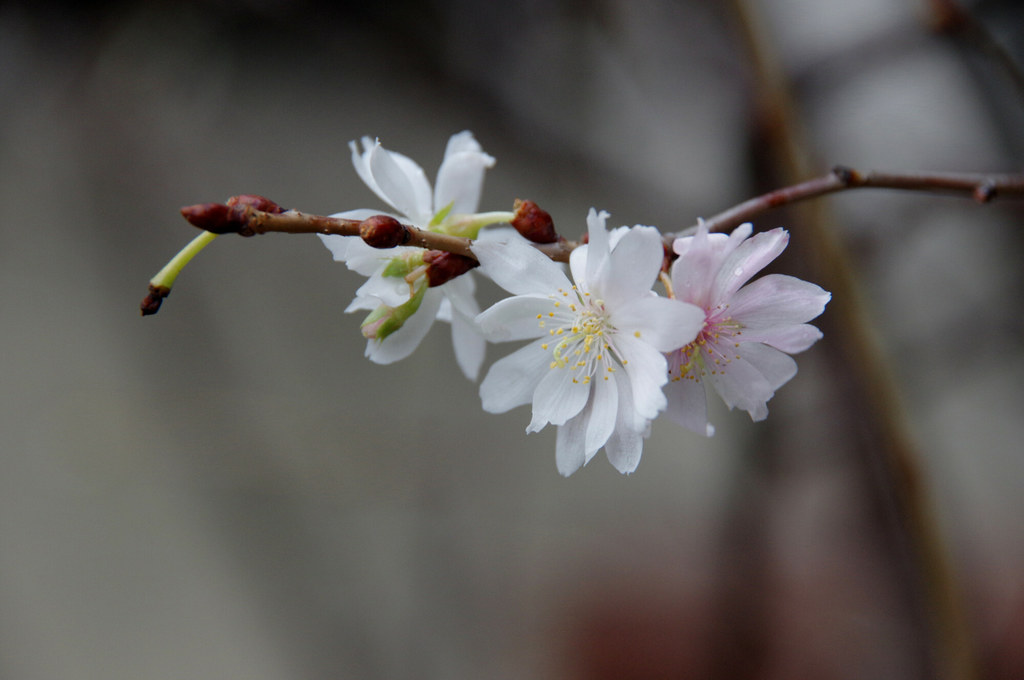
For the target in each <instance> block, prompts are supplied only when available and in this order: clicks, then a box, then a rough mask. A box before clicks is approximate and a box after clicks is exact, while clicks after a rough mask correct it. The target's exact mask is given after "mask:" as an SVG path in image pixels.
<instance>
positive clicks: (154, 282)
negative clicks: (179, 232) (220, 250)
mask: <svg viewBox="0 0 1024 680" xmlns="http://www.w3.org/2000/svg"><path fill="white" fill-rule="evenodd" d="M215 238H217V234H214V233H212V232H209V231H204V232H203V233H201V234H200V235H199V236H196V237H195V238H194V239H192V241H190V242H189V244H188V245H187V246H185V247H184V248H182V249H181V250H180V251H178V254H177V255H175V256H174V257H172V258H171V260H170V262H168V263H167V264H165V265H164V268H163V269H161V270H160V271H159V272H157V274H156V276H154V277H153V278H151V279H150V280H149V285H150V286H154V287H156V288H165V289H167V290H168V291H169V290H170V289H171V286H173V285H174V280H175V279H177V278H178V274H180V273H181V270H182V269H184V268H185V265H187V264H188V263H189V262H190V261H191V260H192V258H193V257H195V256H196V255H198V254H199V251H200V250H202V249H203V248H205V247H206V246H208V245H209V244H210V242H211V241H213V239H215Z"/></svg>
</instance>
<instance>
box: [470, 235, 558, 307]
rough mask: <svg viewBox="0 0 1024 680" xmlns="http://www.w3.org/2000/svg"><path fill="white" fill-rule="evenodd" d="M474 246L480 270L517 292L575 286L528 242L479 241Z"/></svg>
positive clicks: (532, 291)
mask: <svg viewBox="0 0 1024 680" xmlns="http://www.w3.org/2000/svg"><path fill="white" fill-rule="evenodd" d="M471 249H472V251H473V254H474V255H476V257H477V259H478V260H480V270H481V271H482V272H483V273H484V274H486V275H487V276H488V277H489V278H491V279H492V280H493V281H494V282H495V283H497V284H498V285H499V286H501V287H502V288H504V289H505V290H507V291H508V292H510V293H512V294H513V295H528V294H531V293H533V294H538V293H539V294H542V295H548V294H551V293H554V292H556V291H558V290H566V291H568V290H571V289H572V284H571V283H569V279H568V278H566V276H565V274H564V273H562V269H561V267H559V266H558V265H557V264H556V263H554V262H552V261H551V260H550V259H549V258H548V257H547V255H544V254H543V253H542V252H540V251H539V250H537V249H536V248H534V247H533V246H531V245H527V243H526V242H525V241H522V240H512V241H476V242H474V244H473V246H472V248H471Z"/></svg>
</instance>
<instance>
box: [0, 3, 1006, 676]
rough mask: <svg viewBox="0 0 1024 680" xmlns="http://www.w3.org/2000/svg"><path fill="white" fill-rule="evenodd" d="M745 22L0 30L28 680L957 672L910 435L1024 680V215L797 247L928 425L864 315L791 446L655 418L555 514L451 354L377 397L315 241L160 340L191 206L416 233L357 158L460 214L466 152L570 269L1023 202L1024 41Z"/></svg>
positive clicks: (336, 16)
mask: <svg viewBox="0 0 1024 680" xmlns="http://www.w3.org/2000/svg"><path fill="white" fill-rule="evenodd" d="M749 5H750V6H749V7H746V9H744V6H743V5H741V4H740V3H734V2H722V3H705V2H699V1H697V0H689V1H684V0H677V1H672V2H670V1H668V0H643V1H641V2H629V1H627V0H598V1H595V2H580V1H579V0H532V1H525V2H519V3H482V2H475V1H473V0H427V1H422V2H416V1H414V0H399V1H396V2H378V3H361V2H360V3H356V2H342V3H326V2H315V1H313V0H309V1H306V2H284V1H275V0H249V1H248V2H247V1H244V0H238V1H232V0H223V1H219V2H218V1H213V0H211V1H209V2H194V3H175V2H160V1H157V0H154V1H151V2H142V3H130V2H91V3H90V2H86V3H73V4H72V3H61V2H48V1H46V0H43V1H42V2H33V3H28V2H7V3H3V4H0V205H2V206H3V213H2V214H3V217H2V225H3V228H2V230H0V319H2V324H3V334H2V336H0V381H2V383H0V385H2V388H0V398H2V400H3V401H2V404H0V466H2V467H0V677H2V678H11V679H17V680H34V679H50V678H79V679H93V678H94V679H96V680H100V679H102V680H117V679H121V678H125V679H127V678H233V677H239V678H247V679H251V680H261V679H264V678H266V679H271V678H274V679H277V678H328V677H330V678H510V679H512V678H531V679H533V678H538V679H541V678H568V679H575V678H588V679H590V678H624V679H625V678H670V677H671V678H681V677H687V678H787V679H792V678H818V679H821V678H869V677H870V678H926V677H935V676H937V675H938V674H939V672H940V670H941V668H942V665H943V663H944V661H943V659H944V658H945V656H944V655H946V650H943V649H942V644H941V643H936V639H937V638H936V637H935V636H934V629H933V627H932V626H931V623H930V621H931V619H930V617H929V612H930V611H931V609H930V607H931V605H930V604H929V595H928V592H927V588H926V587H925V586H923V585H922V578H921V575H920V573H921V565H920V564H919V562H918V561H917V559H916V555H917V552H916V546H915V543H914V541H913V539H912V537H910V538H908V533H907V528H906V524H905V522H904V521H903V520H901V515H900V510H899V502H898V500H897V501H894V500H893V497H892V495H893V494H892V492H891V479H890V477H889V476H888V475H887V473H886V470H885V469H884V468H885V465H884V460H885V459H884V456H883V455H880V454H879V451H881V450H882V449H883V448H884V442H883V443H882V444H879V441H880V440H884V439H885V436H884V433H883V435H879V431H880V430H882V431H884V430H885V426H884V424H882V425H880V424H879V423H880V421H885V420H886V419H887V418H889V419H890V420H891V421H892V422H895V423H897V425H898V427H899V430H900V432H901V433H902V434H903V435H905V436H906V437H907V439H908V440H909V441H910V442H911V443H912V447H913V450H914V451H915V453H916V456H917V460H919V462H920V465H921V472H922V478H921V481H922V482H923V484H924V489H925V492H926V500H927V501H928V503H929V504H930V506H929V507H931V508H932V509H933V510H934V513H935V519H936V520H937V522H938V526H939V528H940V532H939V535H940V537H941V540H942V542H943V547H944V549H945V550H946V554H947V555H948V557H949V559H950V568H951V573H952V574H953V575H954V576H955V578H956V579H957V588H958V597H959V598H960V602H961V603H962V604H963V614H964V617H963V619H961V620H962V621H965V622H966V625H967V630H968V637H969V642H970V646H971V648H972V650H973V659H972V661H971V665H972V666H973V667H974V668H975V669H976V671H977V675H976V677H986V678H1020V677H1024V652H1022V649H1024V645H1022V644H1021V642H1022V641H1024V535H1022V529H1021V518H1022V517H1024V453H1022V448H1024V447H1022V446H1021V442H1022V441H1024V419H1022V418H1021V413H1022V410H1021V407H1022V404H1024V394H1022V390H1021V385H1022V384H1024V352H1022V341H1021V338H1022V331H1024V329H1022V324H1021V312H1022V309H1021V306H1022V305H1021V300H1022V292H1024V291H1022V286H1024V278H1022V275H1021V268H1020V262H1021V253H1022V246H1024V243H1022V236H1021V229H1020V227H1021V218H1022V216H1024V211H1022V207H1024V206H1022V204H1021V203H1020V202H1019V201H1018V202H1014V201H1004V202H1000V201H998V200H997V201H996V202H994V203H992V204H990V205H986V206H981V205H978V204H976V203H974V202H972V201H970V200H969V199H965V198H959V197H957V198H952V197H944V196H928V195H922V194H905V193H903V194H900V193H895V192H882V191H867V190H865V191H857V192H847V193H844V194H841V195H837V196H834V197H831V198H828V199H822V200H820V201H817V202H816V203H815V205H814V207H813V208H812V212H803V213H800V212H771V213H767V214H765V215H763V216H761V217H760V218H758V220H757V223H756V224H755V227H757V228H759V229H768V228H773V227H776V226H785V227H787V228H789V229H790V230H791V233H792V245H791V247H790V251H789V252H787V253H786V255H785V256H784V257H783V258H780V260H779V261H778V263H777V270H778V271H785V272H787V273H794V274H798V275H800V276H802V277H804V278H809V279H811V280H814V281H816V282H818V283H820V284H821V285H823V286H824V287H826V288H829V289H831V290H833V291H836V288H835V287H834V286H835V280H836V279H835V276H836V275H837V274H836V269H835V267H836V264H835V261H831V260H828V259H827V258H823V257H822V256H821V253H820V252H819V250H818V249H817V247H816V246H815V244H816V243H819V242H820V232H821V231H822V229H823V228H824V230H825V231H827V233H830V234H835V235H838V240H839V242H840V243H841V244H842V246H843V248H844V249H845V252H846V253H848V254H849V256H850V259H849V260H848V264H849V266H850V267H851V271H852V272H853V274H854V276H855V278H856V280H857V282H858V285H859V295H858V297H859V299H860V301H861V302H862V303H863V309H864V311H865V312H866V318H867V319H868V321H869V324H868V328H867V330H868V337H869V339H871V340H872V341H873V342H874V343H875V346H876V347H877V348H878V349H880V354H881V356H882V358H883V359H884V361H885V362H886V363H885V366H886V371H885V375H887V376H889V377H890V378H891V379H892V380H893V382H894V384H895V386H896V395H897V397H898V402H897V403H889V402H885V403H884V404H883V406H884V407H883V408H881V410H880V409H879V407H878V405H877V404H875V405H873V406H872V405H870V404H869V403H867V402H870V401H871V399H872V398H873V393H874V392H876V390H873V389H872V383H871V382H870V381H869V380H867V381H866V380H863V378H864V375H865V374H868V373H870V370H869V369H870V367H866V366H864V365H863V364H862V363H860V362H858V361H852V360H851V356H855V352H854V353H853V354H851V352H850V350H849V349H848V348H847V346H846V344H847V343H848V342H849V338H850V337H851V335H854V334H851V332H850V329H849V328H847V327H844V325H843V324H844V323H845V322H844V319H845V318H847V317H846V316H845V315H844V314H843V310H844V308H845V309H849V308H850V306H852V304H853V300H852V297H851V296H850V295H846V296H843V298H842V299H841V298H840V296H838V295H837V296H836V299H834V300H833V302H832V304H831V305H830V307H829V309H828V310H826V313H825V315H824V316H823V317H821V319H819V322H818V323H819V325H820V326H821V327H822V328H823V329H824V330H825V333H826V335H825V339H824V340H823V341H822V342H819V343H818V345H816V346H815V347H814V348H812V349H811V350H810V351H809V352H807V353H805V354H804V355H802V356H801V357H799V363H800V373H799V374H798V375H797V376H796V378H794V379H793V380H792V381H791V383H790V384H789V385H787V386H786V387H785V388H783V389H782V390H781V392H780V393H779V394H778V395H777V396H776V398H775V399H774V400H773V401H772V402H771V403H770V404H769V407H770V409H771V411H772V415H771V416H770V417H769V419H768V421H766V422H764V423H757V424H754V423H751V422H750V420H749V418H748V417H747V415H746V414H745V413H742V412H738V413H737V412H727V411H725V410H724V408H721V407H720V405H718V407H716V408H715V410H714V411H713V413H712V418H713V422H714V423H715V424H716V426H717V428H718V433H717V434H716V435H715V437H714V438H712V439H704V438H702V437H699V436H696V435H694V434H691V433H689V432H685V431H683V430H680V429H678V428H676V427H675V426H674V425H672V424H671V423H668V422H660V421H659V422H656V423H655V426H654V430H653V434H652V436H651V438H650V439H649V440H648V442H647V444H646V446H645V450H644V458H643V460H642V462H641V464H640V466H639V469H638V470H637V472H636V473H635V474H633V475H632V476H629V477H623V476H620V475H619V474H618V473H616V472H615V471H614V470H613V468H612V467H611V466H610V465H608V464H607V462H606V461H605V460H604V458H603V454H599V455H598V457H596V458H595V460H594V461H592V462H591V464H590V465H588V466H587V467H586V468H584V469H582V470H580V471H579V472H577V473H576V474H575V475H573V476H572V477H571V478H569V479H563V478H561V477H560V476H559V475H558V474H557V472H556V470H555V465H554V432H553V431H549V430H545V431H544V432H542V433H539V434H534V435H530V436H527V435H526V434H525V433H524V431H523V430H524V428H525V426H526V424H527V422H528V419H529V416H528V411H527V409H525V408H524V409H519V410H516V411H514V412H512V413H509V414H505V415H500V416H495V415H488V414H484V413H483V412H482V411H481V409H480V406H479V398H478V396H477V387H476V385H474V384H471V383H470V382H468V381H466V380H465V379H464V378H463V377H462V375H461V374H460V373H459V371H458V369H457V368H456V366H455V363H454V360H453V359H454V358H453V355H452V351H451V345H450V340H449V337H448V333H447V328H445V327H443V325H438V326H435V328H434V330H433V331H432V332H431V334H430V336H428V338H427V340H426V341H425V343H424V345H423V346H422V347H421V348H420V350H419V351H418V352H417V353H416V354H415V355H414V356H413V357H411V358H410V359H408V360H406V361H403V362H401V363H398V364H395V365H392V366H385V367H382V366H376V365H372V364H370V363H369V362H368V361H366V360H365V359H364V358H363V356H362V353H363V344H364V343H363V340H362V338H361V336H360V334H359V331H358V325H359V321H360V318H359V317H358V316H350V315H345V314H344V313H343V310H344V308H345V306H346V305H347V304H348V303H349V301H350V300H351V298H352V296H353V293H354V291H355V289H356V288H357V287H358V286H359V285H360V283H361V279H360V278H359V277H357V276H356V275H355V274H353V273H351V272H349V271H347V270H346V269H345V267H344V266H343V265H340V264H337V263H334V262H332V260H331V257H330V255H329V253H328V252H327V251H326V249H325V248H323V246H322V245H321V244H320V243H319V241H318V240H317V239H316V238H314V237H304V236H284V235H267V236H263V237H259V238H253V239H248V240H242V239H231V238H226V237H225V238H222V239H218V240H217V241H216V242H215V243H213V244H212V245H211V246H210V247H209V248H208V249H207V250H206V251H204V252H203V253H202V254H201V255H200V256H199V257H198V258H197V259H196V260H195V261H194V262H193V263H192V264H191V265H190V266H189V267H188V268H187V269H186V270H185V271H184V273H183V274H182V276H181V278H180V279H179V280H178V283H177V285H176V286H175V288H174V291H173V294H172V295H171V296H170V298H168V300H166V301H165V303H164V307H163V309H162V310H161V312H160V313H159V314H158V315H157V316H155V317H147V318H145V319H142V318H140V317H139V315H138V302H139V300H140V299H141V298H142V296H143V295H144V294H145V292H146V283H147V281H148V280H149V278H150V277H151V276H152V275H153V274H155V273H156V271H157V270H159V269H160V267H161V266H162V265H163V264H164V263H165V262H166V260H167V259H168V258H169V257H170V256H171V255H173V254H174V253H175V252H176V251H177V250H178V249H179V248H181V247H182V246H183V245H184V244H185V243H187V242H188V240H190V239H191V238H192V237H193V236H194V235H195V232H194V230H193V229H192V227H190V226H189V225H188V224H186V223H185V222H184V221H183V220H182V219H181V218H180V216H179V214H178V209H179V208H180V206H182V205H187V204H192V203H202V202H208V201H223V200H225V199H226V198H227V197H228V196H231V195H233V194H239V193H258V194H264V195H266V196H269V197H270V198H272V199H273V200H275V201H277V202H278V203H280V204H282V205H284V206H286V207H294V208H298V209H301V210H303V211H307V212H313V213H331V212H336V211H340V210H346V209H353V208H363V207H365V208H374V207H381V208H383V207H384V206H382V205H381V204H380V203H379V202H378V200H377V199H376V197H375V196H374V195H373V194H372V193H371V192H370V191H369V190H368V189H367V188H366V187H365V186H364V185H363V184H362V182H361V181H359V179H358V177H357V176H356V174H355V172H354V171H353V169H352V167H351V163H350V160H349V150H348V147H347V143H348V141H349V140H351V139H357V138H358V137H360V136H362V135H371V136H377V137H379V138H380V139H381V140H382V142H383V143H384V144H385V146H387V147H388V148H390V149H394V150H397V151H401V152H403V153H405V154H407V155H409V156H411V157H412V158H414V159H416V160H418V161H419V162H420V163H421V164H422V165H423V167H424V168H425V170H426V171H427V173H428V175H429V176H430V177H431V178H432V177H433V176H434V174H435V173H436V168H437V166H438V164H439V162H440V160H441V156H442V153H443V150H444V145H445V143H446V141H447V139H448V137H449V136H450V135H451V134H453V133H455V132H458V131H460V130H463V129H471V130H472V131H473V132H474V133H475V135H476V137H477V139H478V140H479V141H480V142H481V144H482V145H483V147H484V149H485V150H487V151H488V152H489V153H491V154H492V155H494V156H495V157H496V158H497V160H498V163H497V166H496V167H495V168H494V169H493V170H491V171H490V172H489V174H488V175H487V180H486V185H485V192H484V200H483V202H482V205H481V208H482V209H485V210H505V209H509V208H510V206H511V205H512V201H513V200H514V199H515V198H517V197H519V198H529V199H532V200H534V201H537V202H538V203H539V204H540V205H542V206H543V207H545V208H546V209H547V210H548V211H549V212H550V213H551V214H552V215H553V216H554V218H555V221H556V224H557V225H558V227H559V229H560V231H561V232H562V233H563V234H565V235H567V236H569V237H570V238H572V237H576V236H577V235H579V234H580V233H581V232H582V231H583V229H584V217H585V215H586V211H587V210H588V208H590V207H591V206H596V207H598V208H601V209H605V210H608V211H609V212H610V213H611V214H612V219H611V222H612V223H613V224H635V223H643V224H655V225H659V226H660V227H662V228H663V229H665V230H675V229H680V228H683V227H685V226H688V225H690V224H692V223H693V222H694V221H695V219H696V218H697V217H698V216H710V215H711V214H713V213H716V212H718V211H720V210H723V209H724V208H726V207H728V206H730V205H732V204H735V203H738V202H740V201H742V200H744V199H746V198H748V197H750V196H752V195H755V194H756V193H758V192H761V191H764V190H767V189H770V188H774V187H777V186H782V185H784V184H786V183H791V182H793V181H796V180H797V179H806V178H808V177H810V176H814V175H820V174H822V173H824V172H826V171H827V170H828V169H829V168H830V167H831V166H833V165H835V164H837V163H843V164H847V165H851V166H853V167H855V168H858V169H861V170H872V169H875V170H892V171H910V170H950V171H971V172H1015V171H1016V172H1019V171H1020V170H1021V159H1022V158H1024V132H1022V131H1024V95H1022V90H1021V88H1020V76H1019V71H1018V72H1017V74H1014V73H1013V72H1012V70H1007V69H1006V68H1004V65H1005V64H1004V62H1003V61H1002V60H1003V58H1004V57H1006V56H1009V58H1010V59H1011V60H1015V61H1016V63H1017V64H1019V63H1020V62H1021V60H1022V58H1024V51H1022V50H1024V13H1022V11H1021V7H1020V5H1019V3H1016V2H1011V1H1009V0H1007V1H1005V2H995V1H987V2H986V1H982V2H976V3H965V5H964V6H966V7H967V8H968V9H970V11H971V13H972V14H971V16H972V17H973V20H971V21H967V22H964V21H957V20H956V17H955V16H954V15H951V14H950V13H949V12H948V11H945V12H944V11H943V6H944V3H941V2H924V1H923V0H922V1H920V2H913V1H911V0H905V1H904V0H900V1H896V2H893V1H891V0H866V1H864V2H858V3H851V2H845V1H843V0H814V1H810V0H766V1H764V2H757V3H749ZM946 9H947V10H948V8H946ZM974 21H976V22H977V23H973V22H974ZM985 34H987V35H988V36H990V37H991V39H992V41H993V42H991V43H987V42H985V40H984V39H983V36H984V35H985ZM979 36H981V37H979ZM993 45H995V46H996V47H997V48H998V49H1001V50H1003V52H999V51H998V50H997V49H995V48H993ZM773 84H774V85H773ZM780 86H781V87H780ZM787 97H788V99H787ZM786 148H788V149H789V151H788V152H786V151H784V150H781V149H786ZM787 154H788V155H787ZM787 159H788V160H787ZM794 159H796V160H794ZM795 175H800V176H795ZM813 233H819V237H815V236H813ZM488 296H490V299H492V300H493V299H496V297H497V293H496V291H494V290H493V289H488V288H486V287H485V290H484V291H483V293H482V297H483V299H484V301H487V300H488ZM507 351H509V348H507V347H497V346H492V347H490V348H489V350H488V352H489V353H488V363H490V362H491V361H493V360H494V359H496V358H497V357H499V356H502V355H504V354H505V353H506V352H507ZM880 461H881V462H880ZM939 639H940V640H941V638H939ZM961 677H968V676H961Z"/></svg>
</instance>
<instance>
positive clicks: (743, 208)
mask: <svg viewBox="0 0 1024 680" xmlns="http://www.w3.org/2000/svg"><path fill="white" fill-rule="evenodd" d="M849 189H897V190H902V191H923V192H933V193H945V194H951V195H962V196H967V197H970V198H973V199H974V200H975V201H977V202H978V203H988V202H989V201H991V200H993V199H995V198H1024V175H1004V174H999V175H986V174H974V173H953V172H941V173H940V172H930V173H925V172H915V173H897V172H867V173H860V172H858V171H856V170H854V169H853V168H848V167H845V166H842V165H839V166H836V167H835V168H833V169H832V171H831V172H829V173H828V174H827V175H822V176H821V177H815V178H814V179H810V180H807V181H805V182H800V183H799V184H794V185H791V186H787V187H783V188H781V189H775V190H773V191H769V192H768V193H766V194H762V195H760V196H757V197H755V198H751V199H749V200H747V201H744V202H743V203H740V204H738V205H735V206H733V207H731V208H728V209H727V210H723V211H722V212H720V213H718V214H717V215H714V216H712V217H709V218H706V219H705V220H704V223H705V224H706V225H707V227H708V230H709V231H724V230H728V229H731V228H733V227H735V226H737V225H739V224H742V223H744V222H747V221H749V220H750V219H751V218H753V217H754V216H756V215H759V214H761V213H763V212H767V211H768V210H770V209H772V208H777V207H779V206H783V205H789V204H791V203H796V202H797V201H805V200H807V199H810V198H817V197H818V196H824V195H826V194H832V193H836V192H839V191H847V190H849Z"/></svg>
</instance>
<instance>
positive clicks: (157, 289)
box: [139, 284, 171, 316]
mask: <svg viewBox="0 0 1024 680" xmlns="http://www.w3.org/2000/svg"><path fill="white" fill-rule="evenodd" d="M170 294H171V289H170V288H168V287H167V286H154V285H153V284H149V294H148V295H146V297H144V298H142V304H140V305H139V309H140V310H141V311H142V316H149V315H150V314H156V313H157V312H159V311H160V303H162V302H163V301H164V298H165V297H167V296H168V295H170Z"/></svg>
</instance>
